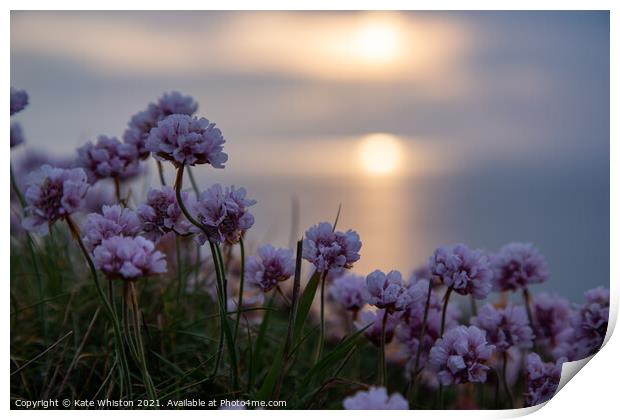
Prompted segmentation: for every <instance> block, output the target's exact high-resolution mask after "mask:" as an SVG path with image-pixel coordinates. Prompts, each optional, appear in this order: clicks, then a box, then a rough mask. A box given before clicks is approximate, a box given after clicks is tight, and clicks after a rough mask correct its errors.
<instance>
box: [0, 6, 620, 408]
mask: <svg viewBox="0 0 620 420" xmlns="http://www.w3.org/2000/svg"><path fill="white" fill-rule="evenodd" d="M3 4H5V5H6V6H8V7H6V9H5V10H6V12H5V14H4V16H3V18H2V21H3V22H4V24H3V25H2V28H3V29H1V32H2V35H3V39H4V42H3V43H2V49H3V57H5V60H4V62H5V65H4V66H3V67H2V73H3V76H4V80H5V84H4V89H5V92H6V90H8V88H9V86H10V67H9V60H8V59H6V58H8V57H10V14H9V10H11V9H13V10H41V9H42V10H44V9H49V8H50V7H51V6H54V8H56V9H59V10H134V9H140V8H143V7H144V6H146V7H148V8H149V9H153V10H202V9H212V10H243V9H250V10H256V9H266V10H281V9H286V10H312V9H319V10H354V9H367V10H386V9H393V10H411V9H413V10H610V11H611V13H610V23H611V33H610V37H611V44H610V45H611V104H610V105H611V108H610V111H611V115H612V116H618V115H620V114H619V112H618V92H617V88H618V86H617V75H618V74H620V66H619V65H618V35H619V32H618V27H619V25H620V18H619V17H618V15H619V14H618V11H619V9H620V8H619V7H618V6H617V4H618V2H613V1H603V0H593V1H576V0H565V1H562V2H559V1H550V0H545V1H542V0H538V1H533V0H521V1H502V2H499V1H489V0H485V1H483V0H478V1H467V2H464V1H454V0H438V1H433V2H430V1H415V2H414V1H397V0H382V1H381V2H378V1H369V0H358V1H335V0H332V1H320V0H314V1H307V0H299V1H295V2H292V1H282V0H279V1H275V0H274V1H263V2H260V4H259V3H258V2H256V1H249V0H245V1H242V0H230V1H226V2H223V1H220V2H214V1H196V0H194V1H178V0H177V1H175V2H169V1H168V2H165V1H161V0H151V1H149V2H148V3H146V2H143V3H140V2H129V1H127V0H124V1H118V0H108V1H105V2H104V1H90V2H88V4H86V3H83V2H78V1H66V0H65V1H56V2H54V4H53V5H52V4H50V2H49V1H41V0H38V1H35V0H32V1H20V2H17V1H11V0H10V1H6V2H4V3H3ZM614 6H615V7H614ZM5 95H6V93H5ZM5 97H6V96H5ZM4 103H5V105H4V106H3V109H4V111H2V112H3V113H4V115H7V114H8V112H6V107H8V101H5V102H4ZM8 126H9V119H8V118H7V119H5V122H4V123H3V130H4V131H3V132H4V133H8V131H9V127H8ZM610 133H611V139H612V140H611V142H610V153H611V155H610V156H611V157H610V159H611V162H610V163H611V209H610V210H611V212H610V214H612V215H613V214H619V211H620V206H619V205H618V193H617V189H616V188H614V187H615V186H617V181H618V170H617V169H615V164H619V162H618V153H617V145H616V141H617V137H618V124H617V120H614V119H613V118H612V119H611V131H610ZM584 141H587V139H584ZM5 147H6V146H5ZM5 150H6V149H5ZM9 158H10V155H9V154H8V153H3V154H2V156H0V159H2V161H1V163H2V165H0V167H2V168H4V172H5V175H4V176H5V177H6V178H5V180H4V181H3V182H2V183H0V194H1V196H2V197H4V199H5V204H4V205H2V206H0V212H1V213H2V216H1V217H2V226H3V230H2V232H3V235H2V242H1V243H0V246H1V254H0V255H2V257H1V258H2V260H3V266H4V267H5V273H6V274H7V275H6V276H5V281H4V284H3V286H4V292H5V293H4V294H3V296H5V299H6V298H8V296H9V281H8V280H9V278H10V274H9V234H8V232H9V203H8V201H9V199H8V197H9V181H8V179H7V178H8V173H7V172H8V167H9ZM610 223H611V224H610V227H611V243H610V246H611V249H610V251H611V253H610V255H611V256H612V257H611V271H610V273H611V292H612V293H611V296H612V311H611V313H610V326H611V328H610V330H612V329H613V326H615V322H616V319H617V311H618V301H617V300H618V299H617V297H618V277H619V274H620V272H619V268H618V264H617V262H616V261H615V260H614V258H613V257H614V256H617V255H618V252H617V251H618V224H617V223H616V222H615V221H614V219H613V218H612V219H611V221H610ZM2 317H3V325H5V326H6V327H7V328H6V330H5V340H6V341H5V343H4V346H2V350H1V351H2V360H5V362H7V361H8V360H9V356H10V354H9V353H10V346H9V328H8V326H9V309H8V305H6V307H5V310H4V312H3V313H2ZM610 332H611V331H610ZM607 339H608V340H609V334H608V337H607ZM619 353H620V342H619V341H618V339H617V337H616V338H615V339H612V340H610V341H609V342H608V343H607V345H606V346H605V347H604V348H603V349H602V350H601V352H600V353H599V354H598V355H596V356H595V357H594V358H593V359H592V362H591V363H588V366H587V367H586V368H585V369H583V372H581V373H579V379H578V380H575V381H570V383H569V384H568V385H566V387H565V388H563V389H562V390H561V391H560V392H559V393H558V395H556V396H555V397H554V398H553V399H552V400H551V401H550V402H549V403H548V404H547V405H546V406H545V407H544V409H542V410H514V411H502V412H489V411H453V412H445V411H444V412H424V411H415V412H390V414H389V415H390V417H391V418H394V419H397V418H403V419H404V418H407V419H410V418H411V416H415V418H416V419H417V418H422V419H424V418H438V416H439V418H444V417H447V418H459V419H467V418H476V419H479V418H500V417H501V418H506V417H515V416H521V415H524V414H526V412H527V413H529V412H533V411H535V413H534V414H532V418H540V419H542V418H556V417H558V418H563V419H564V418H568V419H571V418H580V419H583V418H603V419H604V418H611V417H613V416H614V415H613V414H610V413H613V412H615V402H616V400H617V399H618V397H617V386H618V385H617V382H618V381H620V368H619V366H620V363H619V361H618V359H617V358H616V357H615V355H616V354H619ZM565 371H566V369H565ZM3 374H4V375H5V379H4V380H3V381H2V383H1V385H0V395H3V396H4V398H2V400H1V401H2V402H1V403H0V404H2V408H3V409H4V410H7V411H8V410H9V395H10V391H9V389H10V385H9V383H10V382H9V375H8V370H6V371H5V372H3ZM220 413H225V414H220ZM234 413H238V414H234ZM243 413H248V412H242V411H232V412H231V411H226V412H222V411H211V412H209V413H206V412H203V411H187V412H185V413H183V414H181V415H182V416H184V417H186V418H201V419H204V417H205V416H214V417H220V416H225V417H226V418H230V416H243V415H248V414H243ZM252 413H253V414H252V416H253V417H261V416H263V418H266V416H269V417H271V418H273V417H284V416H286V417H288V416H289V415H290V413H288V412H286V411H268V412H252ZM336 413H337V414H336ZM40 414H41V413H40V412H32V411H28V412H26V411H11V412H10V415H11V416H15V417H20V418H33V417H34V416H38V415H40ZM169 414H170V413H169V412H146V411H137V412H132V413H131V414H127V412H118V413H116V414H115V415H117V416H121V417H125V416H129V415H131V416H132V417H134V418H135V417H138V418H146V416H149V417H152V416H155V417H159V416H168V415H169ZM376 414H377V413H375V412H353V413H352V412H322V413H321V415H327V416H330V417H331V416H336V415H337V416H339V417H341V416H345V417H346V416H355V418H361V419H366V418H374V416H375V415H376ZM43 415H44V416H46V417H47V418H61V417H62V418H63V419H64V418H67V417H73V418H77V416H80V417H82V416H83V415H84V413H82V412H76V411H72V412H66V411H65V412H59V411H56V412H54V411H48V412H46V413H45V414H43ZM108 415H109V414H108V413H105V412H102V411H97V412H91V413H89V416H95V417H99V418H103V416H106V417H107V416H108ZM174 415H179V413H174ZM314 415H315V413H314V412H312V411H299V412H296V413H295V416H299V417H301V418H310V417H311V416H314ZM222 418H223V417H222Z"/></svg>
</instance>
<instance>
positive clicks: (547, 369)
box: [524, 353, 565, 407]
mask: <svg viewBox="0 0 620 420" xmlns="http://www.w3.org/2000/svg"><path fill="white" fill-rule="evenodd" d="M564 361H565V360H564V359H560V360H558V361H557V362H556V363H543V361H542V359H541V358H540V356H539V355H538V354H536V353H530V354H528V356H527V360H526V369H527V376H526V382H527V392H526V393H525V395H524V397H525V405H526V407H531V406H534V405H538V404H542V403H544V402H545V401H548V400H550V399H551V397H553V395H554V394H555V391H556V390H557V388H558V384H559V383H560V376H561V375H562V363H563V362H564Z"/></svg>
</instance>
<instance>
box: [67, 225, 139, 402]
mask: <svg viewBox="0 0 620 420" xmlns="http://www.w3.org/2000/svg"><path fill="white" fill-rule="evenodd" d="M65 220H66V222H67V225H68V226H69V230H70V231H71V234H72V236H73V238H74V239H75V240H76V241H77V243H78V246H79V247H80V250H81V251H82V254H83V255H84V258H85V259H86V262H87V264H88V268H89V269H90V272H91V275H92V278H93V281H94V283H95V289H96V290H97V293H98V294H99V298H100V299H101V301H102V302H103V306H104V308H105V309H106V313H107V316H108V318H109V319H110V321H111V322H112V328H113V330H114V338H115V340H114V341H115V345H116V351H117V352H118V353H119V357H120V361H121V370H122V373H123V376H122V379H124V381H125V383H126V384H127V388H128V390H129V395H130V398H131V394H132V390H131V375H130V373H129V364H128V363H127V355H126V354H125V346H124V345H123V336H122V334H121V327H120V324H119V322H118V318H117V316H116V312H115V311H114V308H113V307H112V305H111V303H110V302H108V299H107V298H106V296H105V293H104V292H103V289H102V288H101V284H100V283H99V277H98V275H97V268H96V267H95V263H93V260H92V258H91V257H90V253H89V252H88V250H87V249H86V246H85V245H84V242H83V241H82V237H81V235H80V231H79V229H78V227H77V226H76V225H75V223H74V222H73V220H72V219H71V216H66V217H65Z"/></svg>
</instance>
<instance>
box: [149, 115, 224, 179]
mask: <svg viewBox="0 0 620 420" xmlns="http://www.w3.org/2000/svg"><path fill="white" fill-rule="evenodd" d="M224 143H225V140H224V137H223V136H222V132H221V131H220V129H219V128H217V127H215V124H214V123H210V122H209V120H207V119H206V118H200V119H198V118H193V117H190V116H189V115H185V114H172V115H170V116H168V117H166V118H165V119H163V120H161V121H160V122H159V123H158V124H157V127H155V128H153V129H152V130H151V132H150V134H149V137H148V139H147V141H146V149H147V150H148V151H150V152H151V153H153V156H154V157H155V159H158V160H169V161H171V162H172V163H173V164H174V165H175V166H183V165H197V164H204V163H208V164H210V165H211V166H213V167H214V168H223V167H224V163H225V162H226V161H227V160H228V155H227V154H226V153H224V152H223V150H224V147H223V145H224Z"/></svg>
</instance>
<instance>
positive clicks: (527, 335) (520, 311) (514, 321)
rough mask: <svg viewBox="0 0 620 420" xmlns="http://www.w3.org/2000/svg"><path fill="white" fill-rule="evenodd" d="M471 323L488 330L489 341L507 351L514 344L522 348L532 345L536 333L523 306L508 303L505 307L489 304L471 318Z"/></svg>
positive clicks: (499, 348) (498, 348)
mask: <svg viewBox="0 0 620 420" xmlns="http://www.w3.org/2000/svg"><path fill="white" fill-rule="evenodd" d="M471 324H472V325H475V326H476V327H478V328H480V329H481V330H483V331H486V334H487V341H488V342H489V343H491V344H494V345H495V347H496V348H497V350H500V351H506V350H508V349H509V348H510V347H513V346H514V347H517V348H522V349H528V348H530V347H532V344H533V343H532V340H533V339H534V334H533V333H532V329H531V328H530V325H529V322H528V319H527V313H526V312H525V309H524V308H523V307H520V306H515V305H512V304H508V306H506V307H505V308H502V309H496V308H495V307H493V306H492V305H490V304H487V305H485V306H484V307H483V308H482V309H481V310H480V311H479V312H478V315H477V316H475V317H473V318H472V319H471Z"/></svg>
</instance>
